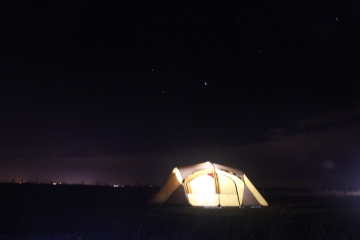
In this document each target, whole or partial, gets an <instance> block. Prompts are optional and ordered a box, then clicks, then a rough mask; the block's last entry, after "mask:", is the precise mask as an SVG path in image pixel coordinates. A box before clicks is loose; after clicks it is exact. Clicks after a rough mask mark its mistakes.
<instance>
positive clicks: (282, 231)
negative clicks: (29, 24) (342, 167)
mask: <svg viewBox="0 0 360 240" xmlns="http://www.w3.org/2000/svg"><path fill="white" fill-rule="evenodd" d="M156 190H157V189H156V188H150V187H140V188H113V187H106V186H82V185H66V186H59V185H57V186H52V185H45V184H41V185H35V184H21V185H20V184H0V191H1V199H0V206H1V208H0V239H34V240H37V239H77V240H79V239H134V240H135V239H194V240H195V239H207V240H208V239H360V227H359V226H360V225H359V223H360V196H359V194H341V193H340V192H336V194H335V192H333V193H332V192H307V191H295V190H293V191H288V190H287V191H286V190H281V191H280V190H277V191H275V190H271V189H267V190H265V191H264V190H262V194H263V196H264V197H265V199H266V200H267V201H268V202H269V205H270V206H269V207H263V208H221V209H219V208H212V209H205V208H195V207H189V206H188V207H174V206H158V205H154V206H153V205H148V204H147V201H148V199H149V198H150V197H151V196H152V194H154V193H155V191H156Z"/></svg>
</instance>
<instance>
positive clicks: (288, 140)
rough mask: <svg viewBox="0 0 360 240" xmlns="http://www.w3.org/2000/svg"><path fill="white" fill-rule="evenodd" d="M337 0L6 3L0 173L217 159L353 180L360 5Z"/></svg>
mask: <svg viewBox="0 0 360 240" xmlns="http://www.w3.org/2000/svg"><path fill="white" fill-rule="evenodd" d="M210 2H211V1H210ZM338 2H339V3H338V4H335V3H334V2H332V3H330V2H329V3H325V2H324V4H317V3H314V2H312V1H296V0H293V1H291V0H290V1H237V3H236V4H232V5H226V4H222V3H221V4H216V5H214V4H210V3H209V2H208V1H191V2H184V1H78V0H75V1H1V2H0V30H1V33H0V34H1V35H0V64H1V65H0V66H1V67H0V181H11V179H15V180H16V181H20V180H21V179H23V181H41V182H45V181H50V180H51V181H55V182H61V181H62V182H67V183H80V182H82V181H84V182H85V183H88V184H90V183H92V184H95V183H107V184H137V183H140V184H147V183H148V184H156V185H159V184H161V183H163V181H165V179H166V178H167V177H168V175H169V174H170V172H171V170H172V168H173V167H175V166H184V165H191V164H196V163H200V162H204V161H212V162H215V163H219V164H221V165H228V166H232V167H235V168H240V169H242V170H243V171H244V172H245V174H247V175H248V176H249V178H250V180H252V182H253V183H254V185H255V186H259V187H346V188H360V148H359V146H360V97H359V96H360V94H359V93H360V91H359V90H360V81H359V80H360V4H359V3H357V4H354V5H345V4H344V2H342V1H338Z"/></svg>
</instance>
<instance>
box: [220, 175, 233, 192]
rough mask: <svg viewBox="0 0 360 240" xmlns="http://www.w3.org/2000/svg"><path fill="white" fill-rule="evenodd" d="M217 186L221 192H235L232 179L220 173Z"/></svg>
mask: <svg viewBox="0 0 360 240" xmlns="http://www.w3.org/2000/svg"><path fill="white" fill-rule="evenodd" d="M218 179H219V188H220V193H221V194H237V192H236V185H235V183H234V181H233V180H232V179H231V178H229V177H227V176H224V175H222V174H218Z"/></svg>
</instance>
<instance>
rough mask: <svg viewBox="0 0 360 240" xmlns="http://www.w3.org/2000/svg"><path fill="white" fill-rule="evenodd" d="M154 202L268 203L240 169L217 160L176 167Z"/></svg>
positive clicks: (231, 204) (243, 204)
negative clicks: (218, 162) (221, 163)
mask: <svg viewBox="0 0 360 240" xmlns="http://www.w3.org/2000/svg"><path fill="white" fill-rule="evenodd" d="M151 202H152V203H167V204H190V205H192V206H214V207H215V206H256V205H258V206H268V203H267V202H266V200H265V199H264V198H263V197H262V196H261V194H260V193H259V192H258V190H257V189H256V188H255V187H254V185H253V184H252V183H251V182H250V180H249V179H248V178H247V176H246V175H245V174H244V173H243V172H242V171H241V170H239V169H235V168H231V167H226V166H222V165H219V164H216V163H210V162H205V163H200V164H196V165H192V166H187V167H180V168H177V167H176V168H174V169H173V171H172V173H171V174H170V176H169V178H168V179H167V181H166V182H165V183H164V185H163V186H162V187H161V189H160V190H159V192H158V193H157V194H155V195H154V196H153V198H152V199H151Z"/></svg>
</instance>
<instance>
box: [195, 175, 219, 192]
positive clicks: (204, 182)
mask: <svg viewBox="0 0 360 240" xmlns="http://www.w3.org/2000/svg"><path fill="white" fill-rule="evenodd" d="M189 186H190V188H191V193H193V194H203V193H206V194H215V181H214V177H213V176H210V175H208V174H205V175H202V176H199V177H197V178H194V179H193V180H191V181H190V183H189Z"/></svg>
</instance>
